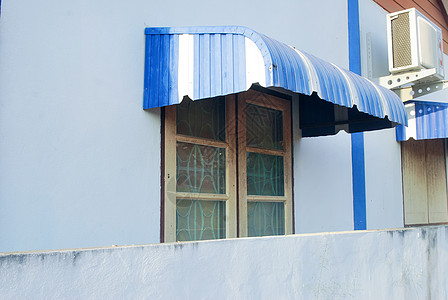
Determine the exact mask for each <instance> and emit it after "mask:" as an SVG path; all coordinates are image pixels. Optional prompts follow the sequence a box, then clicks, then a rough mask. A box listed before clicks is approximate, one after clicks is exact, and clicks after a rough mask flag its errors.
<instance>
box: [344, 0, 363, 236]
mask: <svg viewBox="0 0 448 300" xmlns="http://www.w3.org/2000/svg"><path fill="white" fill-rule="evenodd" d="M347 1H348V3H347V4H348V46H349V67H350V71H352V72H354V73H356V74H358V75H361V46H360V36H359V3H358V0H347ZM351 142H352V176H353V180H352V183H353V223H354V229H355V230H365V229H366V228H367V218H366V215H367V213H366V170H365V159H364V134H363V133H362V132H358V133H352V134H351Z"/></svg>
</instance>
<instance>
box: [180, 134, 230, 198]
mask: <svg viewBox="0 0 448 300" xmlns="http://www.w3.org/2000/svg"><path fill="white" fill-rule="evenodd" d="M176 151H177V159H176V178H177V186H176V191H178V192H188V193H212V194H225V192H226V150H225V149H224V148H219V147H211V146H203V145H196V144H190V143H182V142H177V146H176Z"/></svg>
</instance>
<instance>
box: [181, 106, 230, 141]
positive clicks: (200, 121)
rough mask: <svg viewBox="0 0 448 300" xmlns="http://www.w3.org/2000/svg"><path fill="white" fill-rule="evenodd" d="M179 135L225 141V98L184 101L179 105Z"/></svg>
mask: <svg viewBox="0 0 448 300" xmlns="http://www.w3.org/2000/svg"><path fill="white" fill-rule="evenodd" d="M176 111H177V114H176V116H177V122H176V123H177V133H178V134H184V135H189V136H195V137H200V138H206V139H212V140H217V141H225V139H226V130H225V117H226V113H225V100H224V97H219V98H216V99H208V100H198V101H194V102H193V101H190V100H185V101H182V103H181V104H179V105H177V108H176Z"/></svg>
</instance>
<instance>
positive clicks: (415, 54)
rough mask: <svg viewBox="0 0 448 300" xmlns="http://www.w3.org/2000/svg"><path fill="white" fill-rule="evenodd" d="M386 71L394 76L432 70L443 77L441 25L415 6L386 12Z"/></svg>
mask: <svg viewBox="0 0 448 300" xmlns="http://www.w3.org/2000/svg"><path fill="white" fill-rule="evenodd" d="M387 35H388V50H389V72H390V73H391V74H393V75H395V74H397V73H405V72H410V71H419V70H424V69H435V74H434V75H433V77H435V78H434V79H436V80H437V79H443V77H444V70H443V40H442V31H441V30H440V28H439V27H438V26H437V25H435V24H434V23H433V22H431V21H430V20H429V19H428V18H426V17H425V16H424V15H423V14H421V13H420V12H419V11H417V10H416V9H415V8H411V9H406V10H403V11H399V12H394V13H390V14H388V15H387Z"/></svg>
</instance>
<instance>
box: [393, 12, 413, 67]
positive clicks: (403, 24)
mask: <svg viewBox="0 0 448 300" xmlns="http://www.w3.org/2000/svg"><path fill="white" fill-rule="evenodd" d="M391 23H392V52H393V59H394V68H399V67H404V66H408V65H411V64H412V53H411V33H410V28H409V13H404V14H399V15H397V16H396V18H395V19H393V20H391Z"/></svg>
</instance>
